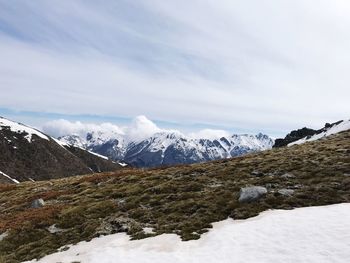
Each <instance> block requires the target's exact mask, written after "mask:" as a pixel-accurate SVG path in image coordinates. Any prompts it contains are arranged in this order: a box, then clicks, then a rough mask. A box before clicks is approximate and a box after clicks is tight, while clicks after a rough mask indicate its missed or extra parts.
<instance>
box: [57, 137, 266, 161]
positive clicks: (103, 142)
mask: <svg viewBox="0 0 350 263" xmlns="http://www.w3.org/2000/svg"><path fill="white" fill-rule="evenodd" d="M130 138H131V137H130V136H129V135H128V134H127V135H124V134H120V133H113V134H108V135H106V134H104V133H103V132H96V131H95V132H88V133H87V134H86V136H84V137H79V136H78V135H67V136H63V137H61V138H59V139H60V140H61V141H63V142H65V143H68V144H71V145H74V146H77V147H82V148H84V149H87V150H89V151H93V152H96V153H98V154H102V155H104V156H107V157H109V158H110V159H111V160H115V161H119V160H123V161H125V162H126V163H129V164H132V165H134V166H138V167H154V166H159V165H173V164H186V163H196V162H202V161H210V160H217V159H223V158H229V157H233V156H239V155H243V154H246V153H249V152H255V151H261V150H266V149H270V148H271V147H272V145H273V140H272V139H271V138H270V137H268V136H267V135H264V134H261V133H259V134H257V135H247V134H243V135H232V136H227V137H221V138H219V139H215V138H211V139H205V138H202V139H201V138H193V137H191V136H186V135H184V134H182V133H180V132H178V131H157V132H155V133H154V134H153V135H151V136H149V137H147V138H145V139H142V140H140V139H136V140H132V139H130Z"/></svg>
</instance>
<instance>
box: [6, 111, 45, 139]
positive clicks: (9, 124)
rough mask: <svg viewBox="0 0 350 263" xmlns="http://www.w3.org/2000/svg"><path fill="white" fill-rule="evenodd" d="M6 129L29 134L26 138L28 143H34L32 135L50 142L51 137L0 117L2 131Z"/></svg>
mask: <svg viewBox="0 0 350 263" xmlns="http://www.w3.org/2000/svg"><path fill="white" fill-rule="evenodd" d="M4 127H7V128H9V129H10V130H11V131H13V132H16V133H27V135H26V136H25V138H26V139H27V140H28V142H31V141H32V135H36V136H38V137H40V138H42V139H45V140H49V137H47V136H46V135H45V134H43V133H41V132H39V131H38V130H35V129H33V128H30V127H28V126H25V125H23V124H20V123H17V122H13V121H10V120H8V119H5V118H3V117H0V130H1V129H3V128H4Z"/></svg>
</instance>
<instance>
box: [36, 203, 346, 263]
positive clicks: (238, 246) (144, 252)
mask: <svg viewBox="0 0 350 263" xmlns="http://www.w3.org/2000/svg"><path fill="white" fill-rule="evenodd" d="M296 222H297V223H296ZM349 230H350V204H338V205H331V206H323V207H308V208H298V209H294V210H272V211H266V212H264V213H262V214H260V215H259V216H257V217H254V218H251V219H247V220H232V219H227V220H224V221H221V222H218V223H214V224H213V229H211V230H210V231H209V232H208V233H206V234H203V235H202V237H201V238H200V239H199V240H191V241H186V242H183V241H181V239H180V237H179V236H177V235H175V234H163V235H160V236H156V237H151V238H146V239H142V240H135V241H130V240H129V237H128V236H127V235H126V234H124V233H119V234H113V235H109V236H103V237H100V238H95V239H93V240H92V241H90V242H80V243H78V244H77V245H74V246H70V248H69V249H68V250H67V251H62V252H58V253H55V254H52V255H49V256H46V257H44V258H42V259H40V260H39V261H38V262H41V263H45V262H46V263H51V262H62V263H70V262H73V261H78V262H82V263H90V262H91V263H94V262H96V263H97V262H98V263H112V262H119V263H127V262H128V263H129V262H133V263H138V262H140V263H141V262H142V263H148V262H150V263H151V262H152V263H155V262H167V263H172V262H174V263H175V262H177V263H181V262H184V263H185V262H186V263H187V262H198V263H199V262H207V263H211V262H222V263H226V262H227V263H228V262H230V263H250V262H251V263H256V262H266V263H267V262H309V263H319V262H344V263H346V262H348V260H349V258H350V249H349V244H350V235H349V234H348V233H349ZM30 262H36V261H30Z"/></svg>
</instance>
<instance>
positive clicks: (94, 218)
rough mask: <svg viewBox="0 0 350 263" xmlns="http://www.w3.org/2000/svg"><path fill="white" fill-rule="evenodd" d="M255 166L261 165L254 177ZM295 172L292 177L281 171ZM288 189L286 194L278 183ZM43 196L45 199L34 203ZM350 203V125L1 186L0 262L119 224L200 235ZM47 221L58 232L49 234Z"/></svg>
mask: <svg viewBox="0 0 350 263" xmlns="http://www.w3.org/2000/svg"><path fill="white" fill-rule="evenodd" d="M252 171H259V172H263V173H264V176H262V177H254V176H252V175H251V172H252ZM286 172H289V173H292V174H293V175H294V176H295V177H294V178H284V177H281V175H282V174H284V173H286ZM248 185H259V186H265V187H267V188H268V194H267V195H266V197H264V198H262V199H261V200H259V201H258V202H255V203H246V204H241V203H239V202H238V201H237V200H238V196H239V190H240V188H241V187H244V186H248ZM282 188H291V189H294V190H295V193H294V195H293V196H291V197H286V196H281V195H279V194H278V193H277V190H279V189H282ZM36 198H43V199H44V200H45V201H46V205H45V206H44V207H42V208H37V209H31V208H29V207H30V203H31V201H32V200H34V199H36ZM340 202H350V131H346V132H342V133H339V134H338V135H335V136H331V137H328V138H327V139H324V140H319V141H315V142H311V143H306V144H303V145H297V146H293V147H286V148H279V149H273V150H270V151H265V152H262V153H257V154H251V155H248V156H245V157H239V158H233V159H229V160H222V161H215V162H209V163H202V164H194V165H187V166H176V167H170V168H164V169H152V170H121V171H118V172H115V173H104V174H95V175H89V176H78V177H72V178H66V179H59V180H52V181H43V182H36V183H23V184H20V185H0V233H3V232H5V231H7V233H8V234H9V235H8V236H7V237H6V238H5V239H4V240H3V241H0V262H1V261H4V262H18V261H21V260H25V259H32V258H34V257H40V256H44V255H45V254H47V253H51V252H54V251H55V250H56V249H57V248H59V247H61V246H63V245H66V244H71V243H76V242H79V241H81V240H89V239H91V238H93V237H95V236H97V235H98V233H110V232H113V231H110V230H111V229H114V231H120V230H121V229H120V227H121V225H124V226H125V225H126V226H127V232H128V233H129V234H130V235H131V236H132V237H133V238H143V237H146V236H149V235H153V234H145V233H144V232H143V231H142V228H143V227H153V228H154V230H155V232H156V234H161V233H178V234H179V235H181V237H182V238H183V240H188V239H197V238H199V237H200V234H201V233H203V232H205V231H208V229H209V228H210V227H211V226H210V223H212V222H215V221H219V220H223V219H225V218H227V217H229V216H231V217H233V218H247V217H251V216H255V215H257V214H258V213H259V212H261V211H263V210H266V209H271V208H279V209H291V208H294V207H302V206H312V205H326V204H333V203H340ZM52 224H56V226H57V227H59V228H61V229H63V230H64V231H63V232H59V233H55V234H51V233H50V232H49V231H48V230H47V229H46V228H47V227H48V226H50V225H52Z"/></svg>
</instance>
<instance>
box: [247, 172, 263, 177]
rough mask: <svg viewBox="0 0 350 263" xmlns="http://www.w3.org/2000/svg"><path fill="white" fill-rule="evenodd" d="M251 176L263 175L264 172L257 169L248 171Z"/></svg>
mask: <svg viewBox="0 0 350 263" xmlns="http://www.w3.org/2000/svg"><path fill="white" fill-rule="evenodd" d="M250 174H251V175H252V176H254V177H261V176H264V173H262V172H259V171H253V172H251V173H250Z"/></svg>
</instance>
